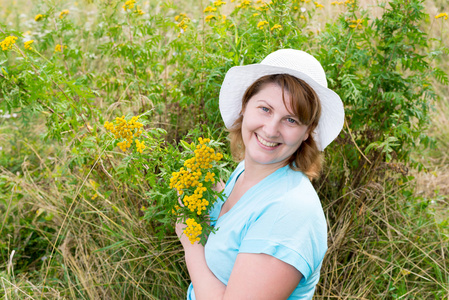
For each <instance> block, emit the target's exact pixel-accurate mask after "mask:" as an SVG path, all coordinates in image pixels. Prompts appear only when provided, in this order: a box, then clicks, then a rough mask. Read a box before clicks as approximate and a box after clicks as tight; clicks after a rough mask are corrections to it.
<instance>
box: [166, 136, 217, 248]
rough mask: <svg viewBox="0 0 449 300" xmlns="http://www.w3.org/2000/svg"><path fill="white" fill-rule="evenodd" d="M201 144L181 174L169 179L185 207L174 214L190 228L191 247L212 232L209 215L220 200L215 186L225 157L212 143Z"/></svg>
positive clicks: (195, 149) (175, 174)
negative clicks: (221, 162) (220, 162)
mask: <svg viewBox="0 0 449 300" xmlns="http://www.w3.org/2000/svg"><path fill="white" fill-rule="evenodd" d="M198 142H199V144H198V145H196V146H195V148H194V151H193V152H194V156H193V157H191V158H189V159H187V160H186V161H185V162H184V167H182V168H181V169H180V170H179V171H178V172H173V173H172V177H171V179H170V188H173V189H176V191H177V193H178V195H179V201H180V202H181V204H182V205H181V206H179V205H177V204H175V205H174V210H173V212H174V213H175V214H176V215H177V216H178V217H179V218H181V219H182V220H183V221H184V222H185V224H186V225H187V227H186V228H185V229H184V234H185V235H186V236H187V237H188V238H189V240H190V242H191V243H192V244H193V243H195V242H196V241H198V242H201V243H203V242H205V241H206V239H207V236H208V235H209V233H210V232H211V231H212V227H211V226H210V224H209V217H208V215H207V212H208V211H209V209H210V208H211V207H212V206H213V204H214V203H215V201H216V200H217V199H219V198H221V193H219V192H217V191H215V190H214V186H215V184H216V182H217V181H218V179H217V178H216V174H218V166H217V163H218V162H219V161H220V160H221V159H222V158H223V155H222V154H221V153H217V152H216V151H215V150H214V149H213V148H212V147H210V146H211V145H210V142H211V141H210V139H203V138H201V137H200V138H199V139H198Z"/></svg>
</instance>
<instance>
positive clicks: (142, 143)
mask: <svg viewBox="0 0 449 300" xmlns="http://www.w3.org/2000/svg"><path fill="white" fill-rule="evenodd" d="M135 142H136V147H137V152H139V153H142V152H143V149H145V148H146V146H145V141H139V140H137V139H136V140H135Z"/></svg>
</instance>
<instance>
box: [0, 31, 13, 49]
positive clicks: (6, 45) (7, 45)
mask: <svg viewBox="0 0 449 300" xmlns="http://www.w3.org/2000/svg"><path fill="white" fill-rule="evenodd" d="M16 40H17V37H15V36H12V35H10V36H8V37H6V38H5V39H4V40H3V41H1V42H0V46H1V47H2V50H3V51H6V50H9V49H11V48H12V46H13V45H14V44H15V43H16Z"/></svg>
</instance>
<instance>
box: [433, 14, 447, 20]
mask: <svg viewBox="0 0 449 300" xmlns="http://www.w3.org/2000/svg"><path fill="white" fill-rule="evenodd" d="M439 18H444V19H445V20H447V18H448V17H447V13H441V14H438V15H436V16H435V19H439Z"/></svg>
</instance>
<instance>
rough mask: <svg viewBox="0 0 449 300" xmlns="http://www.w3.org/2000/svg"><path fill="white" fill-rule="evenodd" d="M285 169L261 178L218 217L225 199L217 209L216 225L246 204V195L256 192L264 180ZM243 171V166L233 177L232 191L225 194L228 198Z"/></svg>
mask: <svg viewBox="0 0 449 300" xmlns="http://www.w3.org/2000/svg"><path fill="white" fill-rule="evenodd" d="M285 167H288V165H287V166H284V167H281V168H279V169H277V170H275V171H274V172H273V173H271V174H269V175H267V176H265V178H263V179H262V180H260V181H259V182H258V183H256V184H255V185H253V186H252V187H251V188H249V189H248V190H247V191H246V192H245V193H244V194H243V195H242V196H241V197H240V199H238V200H237V202H236V203H235V204H234V205H233V206H232V207H231V208H230V209H229V210H228V211H227V212H226V213H224V214H223V215H221V216H220V213H221V209H222V208H223V205H224V204H225V203H226V201H227V199H226V201H224V202H223V204H222V205H221V206H220V209H219V211H218V215H217V221H216V225H217V224H218V222H223V221H222V220H223V219H226V216H229V215H230V214H231V213H232V212H233V211H235V210H236V208H237V207H239V206H241V205H243V204H244V203H245V202H246V198H248V197H249V196H248V195H251V194H252V193H253V192H254V190H256V188H257V187H258V186H259V185H261V184H263V183H264V182H265V181H266V180H268V179H269V178H270V177H272V176H274V174H276V173H278V172H279V171H280V170H283V169H284V168H285ZM244 171H245V166H244V165H243V168H242V170H241V171H240V173H239V174H238V175H237V176H235V178H234V179H233V183H232V189H231V190H230V191H229V194H227V197H229V196H230V195H231V193H232V191H233V190H234V188H235V184H236V183H237V180H238V178H239V177H240V175H242V173H243V172H244ZM218 216H220V217H218Z"/></svg>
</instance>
